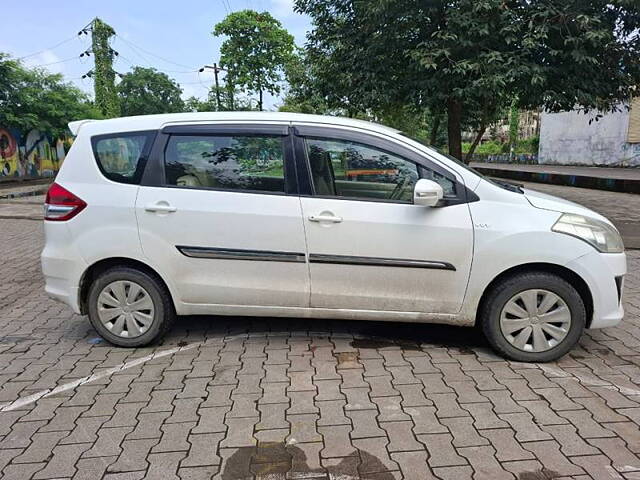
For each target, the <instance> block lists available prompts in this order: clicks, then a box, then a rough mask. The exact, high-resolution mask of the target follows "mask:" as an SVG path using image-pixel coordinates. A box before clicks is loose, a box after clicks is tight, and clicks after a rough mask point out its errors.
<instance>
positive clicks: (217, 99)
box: [198, 63, 226, 111]
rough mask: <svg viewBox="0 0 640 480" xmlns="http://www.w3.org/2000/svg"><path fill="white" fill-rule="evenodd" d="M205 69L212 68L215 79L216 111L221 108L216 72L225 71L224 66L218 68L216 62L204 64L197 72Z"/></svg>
mask: <svg viewBox="0 0 640 480" xmlns="http://www.w3.org/2000/svg"><path fill="white" fill-rule="evenodd" d="M205 70H213V76H214V78H215V81H216V104H217V106H218V111H220V110H221V101H220V82H219V80H218V72H226V70H225V69H224V68H220V67H219V66H218V64H217V63H214V64H213V65H205V66H204V67H202V68H201V69H200V70H198V72H204V71H205Z"/></svg>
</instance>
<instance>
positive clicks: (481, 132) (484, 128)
mask: <svg viewBox="0 0 640 480" xmlns="http://www.w3.org/2000/svg"><path fill="white" fill-rule="evenodd" d="M486 131H487V126H486V125H485V124H484V123H483V124H482V125H481V126H480V130H478V134H477V135H476V138H474V139H473V143H472V144H471V147H470V148H469V151H468V152H467V156H466V157H465V159H464V161H465V163H469V162H471V155H473V152H474V151H475V150H476V147H477V146H478V144H479V143H480V140H482V136H483V135H484V132H486Z"/></svg>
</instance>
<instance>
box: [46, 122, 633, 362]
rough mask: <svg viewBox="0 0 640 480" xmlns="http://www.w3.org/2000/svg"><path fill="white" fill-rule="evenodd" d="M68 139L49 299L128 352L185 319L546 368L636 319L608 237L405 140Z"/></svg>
mask: <svg viewBox="0 0 640 480" xmlns="http://www.w3.org/2000/svg"><path fill="white" fill-rule="evenodd" d="M70 128H71V130H72V132H73V133H74V134H75V135H76V136H77V138H76V140H75V142H74V143H73V146H72V147H71V150H70V151H69V154H68V155H67V158H66V160H65V161H64V164H63V165H62V168H61V170H60V172H59V173H58V176H57V177H56V183H54V184H53V185H52V186H51V188H50V189H49V192H48V194H47V198H46V205H45V222H44V223H45V236H46V243H45V247H44V250H43V252H42V269H43V273H44V277H45V280H46V291H47V292H48V293H49V294H50V295H52V296H53V297H54V298H57V299H59V300H62V301H63V302H65V303H66V304H68V305H69V306H70V307H71V308H72V309H73V311H74V312H76V313H79V314H88V315H89V320H90V321H91V324H92V325H93V327H94V328H95V329H96V330H97V331H98V332H99V333H100V335H102V336H103V337H104V338H105V339H107V340H108V341H110V342H112V343H113V344H116V345H120V346H131V347H133V346H141V345H146V344H148V343H150V342H153V341H156V340H158V339H159V338H160V337H161V336H162V335H163V334H164V333H165V332H166V331H167V329H168V328H169V327H170V325H171V323H172V322H173V320H174V318H175V317H176V315H194V314H197V315H200V314H205V315H211V314H215V315H249V316H281V317H298V318H309V319H313V318H333V319H358V320H389V321H403V322H436V323H447V324H452V325H467V326H473V325H480V326H481V327H482V329H483V331H484V333H485V334H486V336H487V338H488V340H489V342H490V343H491V345H492V346H493V347H494V348H495V349H496V350H497V351H498V352H500V353H501V354H503V355H504V356H506V357H508V358H510V359H515V360H520V361H535V362H544V361H550V360H553V359H556V358H558V357H560V356H561V355H564V354H565V353H566V352H568V351H569V350H570V349H571V348H572V347H573V346H574V345H575V344H576V342H577V341H578V339H579V337H580V335H581V334H582V331H583V329H585V328H602V327H609V326H612V325H616V324H617V323H618V322H620V320H621V319H622V317H623V308H622V302H621V296H622V289H623V278H624V275H625V273H626V258H625V254H624V247H623V244H622V240H621V238H620V235H619V233H618V231H617V230H616V229H615V227H614V226H613V225H612V224H611V222H609V221H608V220H607V219H606V218H604V217H602V216H601V215H599V214H597V213H595V212H593V211H591V210H588V209H586V208H584V207H581V206H580V205H577V204H574V203H570V202H567V201H565V200H561V199H558V198H554V197H551V196H548V195H544V194H541V193H537V192H534V191H531V190H528V189H523V188H519V187H517V186H514V185H509V184H502V183H496V182H494V181H491V180H489V179H487V178H484V177H483V176H481V175H479V174H478V173H477V172H475V171H473V170H471V169H469V168H468V167H466V166H465V165H463V164H461V163H459V162H458V161H456V160H454V159H453V158H450V157H448V156H446V155H444V154H442V153H439V152H438V151H436V150H434V149H433V148H430V147H428V146H425V145H422V144H421V143H419V142H417V141H414V140H412V139H410V138H408V137H407V136H405V135H403V134H402V133H401V132H399V131H397V130H393V129H391V128H387V127H384V126H381V125H377V124H373V123H368V122H363V121H358V120H352V119H346V118H337V117H323V116H313V115H300V114H289V113H257V112H228V113H224V112H223V113H185V114H167V115H152V116H141V117H129V118H117V119H111V120H100V121H91V120H83V121H78V122H72V123H71V124H70ZM212 321H215V320H212Z"/></svg>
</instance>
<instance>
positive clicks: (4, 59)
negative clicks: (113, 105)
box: [0, 53, 102, 136]
mask: <svg viewBox="0 0 640 480" xmlns="http://www.w3.org/2000/svg"><path fill="white" fill-rule="evenodd" d="M101 117H102V115H101V114H100V112H99V111H98V109H97V108H96V107H95V105H94V104H93V103H92V102H90V101H89V98H88V97H87V95H86V94H85V93H84V92H82V91H81V90H79V89H78V88H77V87H75V86H73V85H71V84H70V83H65V82H64V81H63V79H62V75H59V74H51V73H49V72H47V71H45V70H41V69H28V68H25V67H24V66H23V65H22V64H21V63H20V62H18V61H16V60H12V59H10V58H9V57H8V56H7V55H5V54H2V53H0V125H3V126H8V127H13V128H17V129H19V130H22V131H29V130H31V129H34V128H35V129H38V130H41V131H45V132H48V133H51V134H52V135H54V136H63V135H65V134H67V133H68V129H67V123H68V122H70V121H72V120H78V119H84V118H101Z"/></svg>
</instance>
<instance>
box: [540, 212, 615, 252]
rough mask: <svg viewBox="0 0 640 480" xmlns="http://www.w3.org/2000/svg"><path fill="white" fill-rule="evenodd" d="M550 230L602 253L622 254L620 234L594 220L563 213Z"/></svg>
mask: <svg viewBox="0 0 640 480" xmlns="http://www.w3.org/2000/svg"><path fill="white" fill-rule="evenodd" d="M551 230H553V231H554V232H558V233H566V234H567V235H571V236H572V237H577V238H579V239H580V240H584V241H585V242H587V243H589V244H591V245H593V246H594V247H595V248H596V250H598V251H599V252H602V253H622V252H624V244H623V243H622V237H620V233H618V230H616V229H615V228H614V227H612V226H611V225H609V224H608V223H605V222H603V221H601V220H596V219H595V218H588V217H583V216H582V215H576V214H574V213H564V214H562V216H561V217H560V218H559V219H558V221H557V222H556V223H555V225H554V226H553V227H551Z"/></svg>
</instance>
